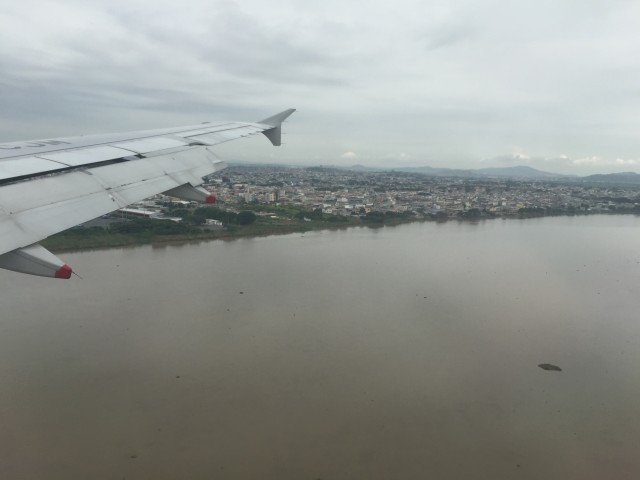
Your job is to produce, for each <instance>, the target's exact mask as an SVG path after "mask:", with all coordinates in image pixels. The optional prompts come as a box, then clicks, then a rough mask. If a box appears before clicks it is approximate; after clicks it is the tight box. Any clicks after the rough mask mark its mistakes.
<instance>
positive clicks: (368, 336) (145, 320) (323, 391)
mask: <svg viewBox="0 0 640 480" xmlns="http://www.w3.org/2000/svg"><path fill="white" fill-rule="evenodd" d="M63 257H64V258H65V260H66V261H68V263H69V264H70V265H71V266H72V267H74V269H75V270H76V271H77V272H78V273H79V274H80V275H81V276H82V277H83V278H82V279H79V278H72V279H71V280H68V281H61V280H49V279H41V278H37V277H31V276H27V275H20V274H16V273H12V272H6V271H0V286H1V293H0V301H1V304H0V478H1V479H25V480H26V479H60V480H62V479H64V480H69V479H114V480H115V479H118V480H120V479H157V480H163V479H203V480H204V479H214V478H215V479H274V480H275V479H278V480H286V479H308V480H316V479H323V480H333V479H369V480H371V479H417V478H434V479H462V478H474V479H485V478H486V479H542V478H544V479H547V480H549V479H563V480H566V479H602V478H615V479H636V478H640V314H639V310H640V309H639V307H640V218H636V217H632V216H594V217H582V218H568V217H559V218H549V219H530V220H523V221H520V220H507V221H504V220H494V221H485V222H481V223H478V224H471V223H454V222H449V223H445V224H435V223H425V224H410V225H402V226H398V227H391V228H380V229H368V228H353V229H349V230H344V231H327V232H312V233H306V234H293V235H287V236H273V237H267V238H256V239H240V240H234V241H212V242H208V243H200V244H191V245H182V246H164V247H150V246H145V247H136V248H128V249H113V250H104V251H92V252H78V253H71V254H64V255H63ZM541 363H550V364H553V365H557V366H559V367H561V369H562V371H561V372H557V371H545V370H543V369H541V368H538V364H541Z"/></svg>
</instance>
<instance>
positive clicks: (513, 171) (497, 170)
mask: <svg viewBox="0 0 640 480" xmlns="http://www.w3.org/2000/svg"><path fill="white" fill-rule="evenodd" d="M476 172H478V173H480V174H482V175H487V176H492V177H522V178H551V177H553V178H558V177H563V176H565V175H560V174H558V173H551V172H544V171H542V170H537V169H535V168H532V167H527V166H525V165H519V166H516V167H493V168H480V169H478V170H476Z"/></svg>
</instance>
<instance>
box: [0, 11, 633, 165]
mask: <svg viewBox="0 0 640 480" xmlns="http://www.w3.org/2000/svg"><path fill="white" fill-rule="evenodd" d="M638 20H640V5H638V4H637V3H636V2H631V1H610V2H596V1H584V0H581V1H578V0H567V1H564V2H552V1H549V0H536V1H533V0H522V1H519V2H503V1H498V0H482V1H473V2H472V1H466V0H447V1H444V0H437V1H429V2H424V1H414V0H399V1H397V2H393V3H389V2H382V1H368V2H364V1H350V2H344V0H343V1H340V2H338V1H334V0H325V1H324V2H318V4H317V5H316V4H311V3H308V4H307V3H304V4H302V3H301V2H295V1H293V0H291V1H285V0H274V1H273V2H266V3H265V2H260V1H257V0H244V1H242V2H236V1H230V0H225V1H211V0H207V1H197V0H196V1H191V2H187V3H184V4H178V3H176V2H169V1H163V0H158V1H153V2H151V1H142V0H138V1H126V2H125V1H120V0H115V1H100V0H97V1H92V2H80V1H73V0H67V1H60V2H55V3H52V2H44V1H43V2H38V1H33V2H22V3H18V2H14V4H9V5H7V6H5V7H3V9H2V12H0V21H1V22H2V25H3V29H2V30H1V31H0V68H1V69H2V72H3V75H2V76H1V77H0V102H1V104H2V115H1V116H0V128H1V130H0V132H1V133H0V140H2V141H9V140H18V139H26V138H34V137H35V138H38V137H52V136H59V135H70V134H78V133H92V132H103V131H113V130H127V129H141V128H152V127H155V126H157V127H161V126H170V125H176V124H181V123H192V122H198V121H204V120H215V119H238V120H256V119H259V118H263V117H265V116H268V115H269V114H272V113H275V112H277V111H279V110H282V109H285V108H288V107H296V108H298V109H299V111H298V113H296V115H295V117H292V119H291V121H290V122H289V123H288V124H287V127H286V130H287V132H288V133H289V135H288V136H286V137H285V143H286V144H287V145H286V147H285V148H282V149H280V150H278V151H277V154H276V158H279V159H282V160H283V161H287V162H309V163H318V160H321V161H322V162H324V163H328V162H334V163H338V162H340V161H343V162H344V161H346V160H345V159H342V158H341V156H342V155H343V154H344V153H345V152H349V151H352V152H357V154H358V155H357V156H358V162H359V163H362V164H370V165H381V164H385V163H389V159H390V158H391V159H393V163H394V165H398V164H399V163H400V162H404V163H406V164H407V165H421V164H431V165H436V166H451V167H475V166H487V164H488V162H489V161H488V160H487V159H496V162H497V161H500V162H502V163H509V162H513V163H514V164H515V163H522V162H523V161H527V160H528V162H529V163H530V164H532V165H534V166H540V164H543V165H544V166H545V168H546V169H548V170H553V171H561V172H567V173H578V174H580V173H590V172H592V171H613V170H616V169H617V170H619V169H620V168H618V167H624V168H625V169H627V170H635V169H636V168H637V167H638V164H637V162H636V160H635V159H636V158H638V157H640V155H639V154H638V152H639V151H640V140H639V139H638V133H637V130H638V128H637V127H638V120H640V118H639V117H640V114H639V113H638V112H640V96H638V85H640V65H638V64H637V62H636V61H635V56H636V52H637V51H638V47H640V36H639V34H638V33H637V24H638ZM396 152H404V153H403V154H402V156H400V155H398V154H397V153H396ZM514 152H516V153H517V152H527V153H526V155H524V156H518V155H515V154H514ZM222 153H223V154H226V155H227V156H231V157H238V158H244V159H255V160H269V161H273V157H271V155H274V152H272V151H270V150H269V146H268V145H266V144H265V143H264V142H261V141H257V139H256V141H254V140H250V141H247V142H244V143H243V144H242V145H241V146H239V147H237V146H236V145H233V146H232V145H231V144H230V145H229V146H228V147H224V148H223V149H222ZM525 156H526V157H527V158H524V157H525ZM593 158H597V159H599V160H598V161H591V162H590V161H587V160H583V159H593ZM541 159H545V160H541Z"/></svg>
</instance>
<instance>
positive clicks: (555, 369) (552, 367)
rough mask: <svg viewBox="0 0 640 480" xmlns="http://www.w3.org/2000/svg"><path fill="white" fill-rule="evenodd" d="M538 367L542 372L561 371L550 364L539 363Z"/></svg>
mask: <svg viewBox="0 0 640 480" xmlns="http://www.w3.org/2000/svg"><path fill="white" fill-rule="evenodd" d="M538 366H539V367H540V368H541V369H543V370H549V371H552V372H561V371H562V369H561V368H560V367H559V366H557V365H552V364H550V363H541V364H540V365H538Z"/></svg>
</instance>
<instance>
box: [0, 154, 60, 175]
mask: <svg viewBox="0 0 640 480" xmlns="http://www.w3.org/2000/svg"><path fill="white" fill-rule="evenodd" d="M63 168H66V166H65V165H62V164H60V163H56V162H52V161H50V160H45V159H43V158H38V157H26V158H20V159H16V160H0V180H8V179H11V178H20V177H25V176H29V175H36V174H43V173H48V172H54V171H56V170H62V169H63Z"/></svg>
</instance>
